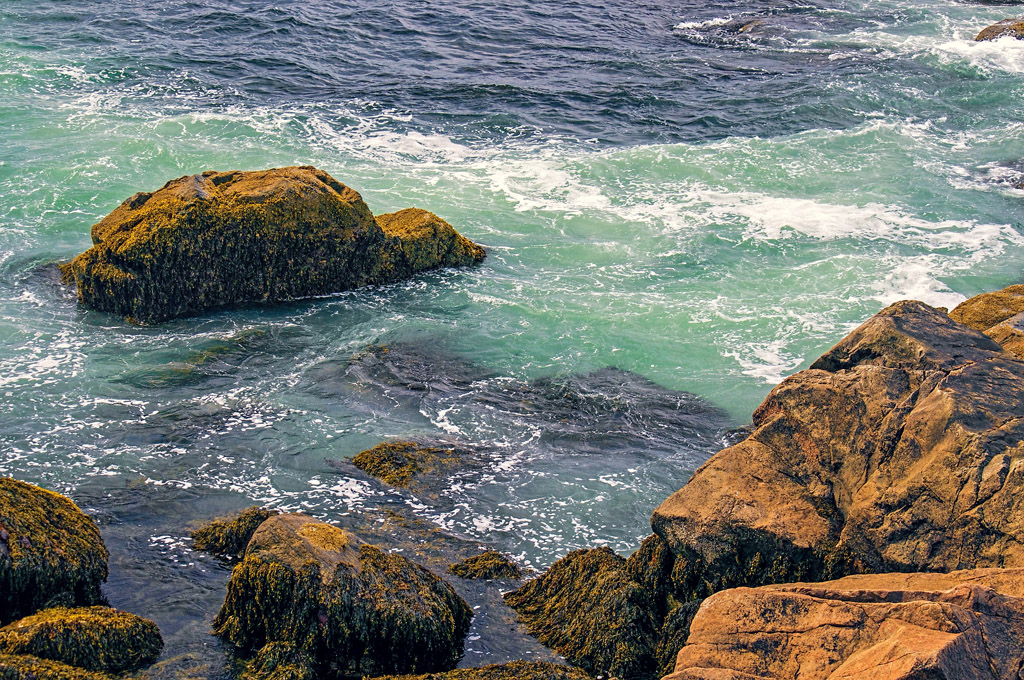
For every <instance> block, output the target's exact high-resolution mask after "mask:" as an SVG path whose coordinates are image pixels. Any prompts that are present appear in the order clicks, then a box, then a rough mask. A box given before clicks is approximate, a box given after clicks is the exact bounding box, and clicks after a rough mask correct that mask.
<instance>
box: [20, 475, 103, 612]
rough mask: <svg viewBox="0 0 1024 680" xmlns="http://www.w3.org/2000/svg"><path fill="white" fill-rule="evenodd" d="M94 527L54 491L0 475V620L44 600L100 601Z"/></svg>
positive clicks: (100, 560)
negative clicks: (0, 476)
mask: <svg viewBox="0 0 1024 680" xmlns="http://www.w3.org/2000/svg"><path fill="white" fill-rule="evenodd" d="M106 578H107V549H106V547H105V546H104V545H103V539H102V538H101V537H100V532H99V529H97V528H96V524H95V523H94V522H93V521H92V519H90V518H89V517H88V516H86V515H85V514H84V513H83V512H82V511H81V510H79V509H78V507H77V506H76V505H75V504H74V503H72V502H71V501H70V500H68V499H67V498H65V497H64V496H61V495H60V494H56V493H53V492H52V491H47V490H46V489H41V488H39V487H38V486H33V485H32V484H26V483H25V482H20V481H17V480H15V479H11V478H8V477H4V478H0V625H3V624H6V623H9V622H11V621H13V620H15V619H18V618H21V617H23V616H26V615H29V614H32V613H34V612H36V611H38V610H39V609H42V608H44V607H47V606H57V605H64V606H76V605H91V604H97V603H100V602H102V601H103V596H102V595H101V593H100V583H102V582H103V581H104V580H106Z"/></svg>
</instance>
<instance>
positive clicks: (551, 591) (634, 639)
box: [505, 548, 661, 679]
mask: <svg viewBox="0 0 1024 680" xmlns="http://www.w3.org/2000/svg"><path fill="white" fill-rule="evenodd" d="M505 602H506V603H508V605H509V606H510V607H512V608H513V609H515V610H516V612H517V613H518V614H519V620H520V621H521V622H522V623H523V624H524V625H525V626H526V628H527V630H529V631H530V633H531V634H533V635H535V636H536V637H537V639H539V640H540V641H541V642H543V643H544V644H545V645H547V646H549V647H551V648H553V649H555V650H556V651H558V652H559V653H560V654H562V656H564V657H565V658H566V659H568V660H569V661H570V662H571V663H573V664H575V665H577V666H579V667H581V668H583V669H584V670H586V671H588V672H590V673H592V674H594V675H604V676H614V677H618V678H627V679H628V678H650V677H651V676H652V675H653V672H654V670H655V659H654V651H655V646H656V644H657V632H658V629H659V628H660V624H661V621H660V620H659V618H658V614H657V612H658V603H657V602H656V600H655V598H654V597H653V596H652V594H651V593H650V592H649V591H648V590H647V589H645V588H644V587H643V586H641V585H640V584H639V583H638V582H637V581H635V580H634V579H633V578H632V577H631V576H630V574H629V573H628V571H627V567H626V560H625V559H623V558H622V557H619V556H618V555H616V554H615V553H614V552H612V551H611V550H610V549H608V548H598V549H595V550H577V551H575V552H571V553H569V554H568V555H566V556H565V557H564V558H562V559H561V560H559V561H558V562H555V564H554V565H552V566H551V568H550V569H548V571H546V572H545V573H544V574H543V575H541V576H540V577H539V578H537V579H534V580H532V581H530V582H528V583H527V584H526V585H524V586H523V587H522V588H520V589H518V590H515V591H512V592H510V593H508V594H507V595H506V596H505Z"/></svg>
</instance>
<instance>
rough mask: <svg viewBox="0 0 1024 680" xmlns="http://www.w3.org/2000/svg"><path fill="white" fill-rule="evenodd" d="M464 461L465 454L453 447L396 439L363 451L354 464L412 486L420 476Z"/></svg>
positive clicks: (392, 481) (384, 478) (391, 481)
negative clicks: (462, 454)
mask: <svg viewBox="0 0 1024 680" xmlns="http://www.w3.org/2000/svg"><path fill="white" fill-rule="evenodd" d="M461 460H462V456H460V455H459V453H458V451H457V450H456V449H454V448H443V447H438V446H424V445H422V444H418V443H416V442H406V441H396V442H384V443H382V444H377V445H376V446H374V447H373V448H372V449H367V450H366V451H360V452H359V453H357V454H356V456H355V458H353V459H352V464H353V465H355V466H356V467H357V468H359V469H360V470H362V471H363V472H365V473H366V474H368V475H372V476H374V477H376V478H378V479H380V480H381V481H383V482H384V483H386V484H390V485H391V486H396V487H399V488H409V487H411V486H412V487H415V486H417V485H416V484H415V482H416V481H417V480H418V479H419V478H421V477H424V476H431V475H440V474H444V473H445V472H449V471H452V470H456V469H458V468H459V465H460V462H461Z"/></svg>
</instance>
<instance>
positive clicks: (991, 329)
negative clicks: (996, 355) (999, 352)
mask: <svg viewBox="0 0 1024 680" xmlns="http://www.w3.org/2000/svg"><path fill="white" fill-rule="evenodd" d="M949 316H950V318H952V319H953V320H954V321H959V322H960V323H962V324H964V325H967V326H970V327H971V328H973V329H975V330H979V331H982V332H983V333H985V335H987V336H989V337H990V338H992V339H993V340H995V341H996V342H998V343H999V344H1000V345H1002V346H1003V349H1005V350H1006V351H1008V352H1010V353H1011V354H1015V355H1017V356H1018V357H1021V358H1024V285H1021V284H1017V285H1013V286H1008V287H1006V288H1004V289H1002V290H997V291H995V292H994V293H982V294H981V295H975V296H974V297H972V298H970V299H968V300H964V301H963V302H961V303H960V304H959V305H957V306H956V307H955V308H954V309H953V311H952V312H950V313H949Z"/></svg>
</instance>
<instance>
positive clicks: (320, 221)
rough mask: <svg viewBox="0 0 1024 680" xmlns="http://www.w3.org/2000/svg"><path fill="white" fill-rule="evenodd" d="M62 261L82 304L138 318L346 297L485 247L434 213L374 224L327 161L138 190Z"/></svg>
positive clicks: (477, 254)
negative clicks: (321, 165)
mask: <svg viewBox="0 0 1024 680" xmlns="http://www.w3.org/2000/svg"><path fill="white" fill-rule="evenodd" d="M92 241H93V247H92V248H90V249H89V250H87V251H86V252H84V253H82V254H81V255H79V256H78V257H76V258H75V259H74V260H73V261H72V262H70V263H68V264H67V265H64V266H63V267H62V273H63V276H64V279H65V281H67V282H74V283H75V284H76V286H77V288H78V299H79V301H80V302H82V303H83V304H85V305H86V306H88V307H91V308H93V309H98V310H101V311H107V312H113V313H115V314H120V315H122V316H125V317H128V318H130V319H133V320H135V321H139V322H155V321H162V320H164V319H170V318H173V317H179V316H187V315H191V314H196V313H199V312H202V311H204V310H208V309H214V308H218V307H227V306H233V305H241V304H250V303H257V302H272V301H275V300H290V299H296V298H303V297H310V296H314V295H326V294H329V293H337V292H340V291H344V290H349V289H351V288H356V287H358V286H363V285H366V284H372V283H389V282H392V281H397V280H400V279H403V278H406V277H408V276H411V275H412V274H414V273H416V272H418V271H423V270H426V269H433V268H437V267H450V266H463V265H468V264H474V263H477V262H479V261H481V260H482V259H483V258H484V251H483V249H482V248H480V247H479V246H477V245H475V244H473V243H471V242H469V241H467V240H466V239H464V238H463V237H461V236H460V235H459V234H458V233H456V232H455V230H454V229H453V228H452V227H451V225H449V224H448V223H447V222H445V221H444V220H441V219H440V218H438V217H437V216H435V215H432V214H430V213H428V212H426V211H423V210H415V209H410V210H404V211H401V212H398V213H393V214H391V215H384V216H382V217H381V218H379V219H375V218H374V216H373V215H372V214H371V213H370V209H369V208H368V207H367V206H366V204H365V203H364V202H363V199H362V198H361V197H360V195H359V194H358V193H357V192H356V191H354V190H353V189H350V188H349V187H347V186H345V185H343V184H341V183H340V182H338V181H337V180H336V179H334V178H333V177H331V176H330V175H329V174H327V173H326V172H324V171H323V170H318V169H317V168H313V167H309V166H303V167H288V168H276V169H272V170H258V171H252V172H241V171H232V172H214V171H209V172H204V173H202V174H198V175H190V176H186V177H181V178H179V179H175V180H171V181H170V182H168V183H167V184H165V185H164V186H163V187H162V188H161V189H159V190H157V191H155V192H152V193H148V192H143V193H138V194H135V195H134V196H132V197H131V198H129V199H128V200H127V201H125V202H124V203H122V204H121V206H120V207H118V208H117V209H116V210H114V212H112V213H110V214H109V215H108V216H107V217H105V218H104V219H103V220H102V221H100V222H99V223H97V224H95V225H94V226H93V227H92Z"/></svg>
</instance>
